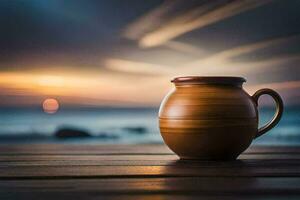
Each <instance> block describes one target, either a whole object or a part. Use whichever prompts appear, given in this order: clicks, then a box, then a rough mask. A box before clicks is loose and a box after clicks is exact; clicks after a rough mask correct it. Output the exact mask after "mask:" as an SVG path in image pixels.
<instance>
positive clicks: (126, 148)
mask: <svg viewBox="0 0 300 200" xmlns="http://www.w3.org/2000/svg"><path fill="white" fill-rule="evenodd" d="M253 153H254V154H300V148H299V147H297V146H295V147H290V146H258V145H252V146H250V147H249V148H248V149H247V150H246V151H245V152H244V154H253ZM21 154H34V155H35V154H42V155H49V154H55V155H128V154H134V155H136V154H138V155H139V154H140V155H151V154H156V155H157V154H158V155H165V154H166V155H172V154H174V153H172V152H171V151H170V150H169V149H168V148H167V147H166V145H164V144H144V145H75V144H67V145H66V144H18V145H7V144H6V145H3V144H2V145H0V155H21Z"/></svg>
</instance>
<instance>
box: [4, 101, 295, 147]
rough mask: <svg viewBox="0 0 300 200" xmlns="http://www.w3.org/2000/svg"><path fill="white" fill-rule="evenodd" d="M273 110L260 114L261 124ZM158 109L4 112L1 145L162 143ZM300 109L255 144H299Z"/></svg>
mask: <svg viewBox="0 0 300 200" xmlns="http://www.w3.org/2000/svg"><path fill="white" fill-rule="evenodd" d="M273 113H274V109H271V108H263V109H261V110H260V124H264V123H266V122H267V121H268V120H269V119H270V118H271V117H272V115H273ZM157 115H158V108H80V109H79V108H65V109H60V110H59V111H58V112H57V113H55V114H47V113H44V112H43V110H42V109H41V108H18V109H17V108H1V109H0V143H35V142H38V143H89V144H90V143H105V144H142V143H162V142H163V140H162V138H161V136H160V134H159V128H158V120H157ZM61 129H71V130H80V131H83V132H85V133H87V134H88V135H89V137H82V138H67V139H66V138H59V137H55V133H57V132H58V131H59V130H61ZM299 130H300V107H288V108H286V109H285V111H284V114H283V117H282V119H281V121H280V122H279V124H278V125H277V126H276V127H275V128H273V129H272V130H271V131H269V132H268V133H267V134H265V135H263V136H261V137H260V138H258V139H256V140H255V141H254V143H255V144H265V145H299V144H300V131H299Z"/></svg>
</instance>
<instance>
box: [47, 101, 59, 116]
mask: <svg viewBox="0 0 300 200" xmlns="http://www.w3.org/2000/svg"><path fill="white" fill-rule="evenodd" d="M58 109H59V103H58V101H57V100H56V99H46V100H45V101H44V102H43V110H44V112H45V113H48V114H54V113H56V112H57V111H58Z"/></svg>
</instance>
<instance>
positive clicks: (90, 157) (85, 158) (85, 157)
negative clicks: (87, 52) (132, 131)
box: [0, 154, 300, 165]
mask: <svg viewBox="0 0 300 200" xmlns="http://www.w3.org/2000/svg"><path fill="white" fill-rule="evenodd" d="M72 160H74V161H100V160H101V161H102V160H107V161H116V160H121V161H136V160H153V161H157V160H179V158H178V156H176V155H174V154H173V155H39V154H37V155H23V154H22V155H2V156H0V165H1V163H3V162H14V161H15V162H17V161H31V162H33V161H49V162H51V161H72ZM238 160H241V161H246V160H285V161H286V160H300V155H297V154H291V155H290V154H242V155H241V156H240V157H239V158H238ZM191 162H196V161H191Z"/></svg>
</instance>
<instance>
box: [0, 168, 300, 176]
mask: <svg viewBox="0 0 300 200" xmlns="http://www.w3.org/2000/svg"><path fill="white" fill-rule="evenodd" d="M172 176H174V177H185V176H186V177H194V176H199V177H214V176H218V177H263V176H265V177H299V176H300V168H299V165H296V166H293V165H292V166H252V167H251V166H225V167H223V166H219V167H210V166H189V165H188V166H177V165H176V166H113V167H112V166H97V165H91V166H14V167H12V166H1V167H0V179H13V178H31V179H32V178H35V179H45V178H47V179H49V178H68V177H71V178H83V177H91V178H92V177H111V178H113V177H172Z"/></svg>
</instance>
